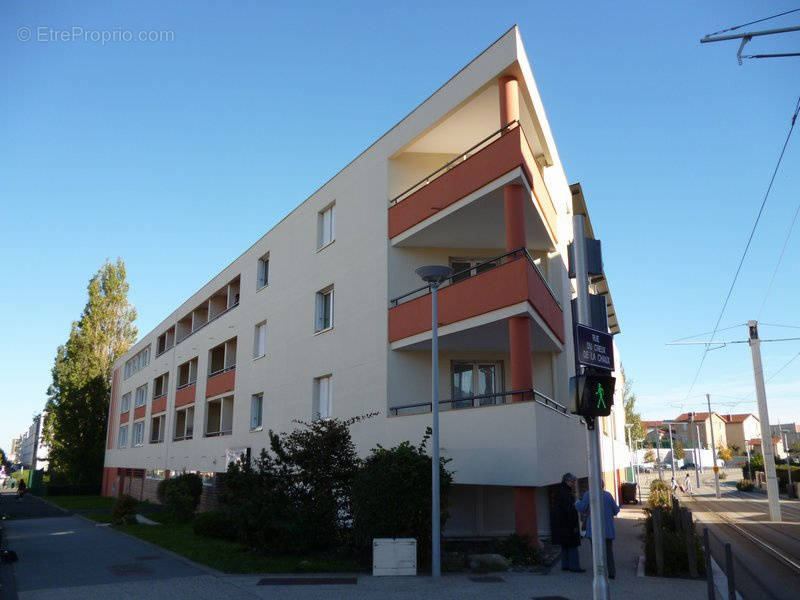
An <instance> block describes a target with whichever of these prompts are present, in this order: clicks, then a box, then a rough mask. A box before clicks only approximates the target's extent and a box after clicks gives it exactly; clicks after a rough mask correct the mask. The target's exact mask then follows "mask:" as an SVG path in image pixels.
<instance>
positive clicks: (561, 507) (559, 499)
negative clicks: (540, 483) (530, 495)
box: [550, 473, 586, 573]
mask: <svg viewBox="0 0 800 600" xmlns="http://www.w3.org/2000/svg"><path fill="white" fill-rule="evenodd" d="M576 486H577V479H576V478H575V476H574V475H573V474H572V473H564V476H563V477H562V478H561V484H560V485H559V486H558V489H557V490H556V494H555V498H554V503H553V512H552V513H551V515H550V527H551V529H552V541H553V543H554V544H558V545H559V546H561V570H562V571H572V572H573V573H583V572H585V571H586V569H581V561H580V555H579V554H578V548H579V547H580V545H581V534H580V525H579V520H578V511H577V510H576V508H575V492H576Z"/></svg>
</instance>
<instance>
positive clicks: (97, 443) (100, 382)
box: [45, 258, 137, 484]
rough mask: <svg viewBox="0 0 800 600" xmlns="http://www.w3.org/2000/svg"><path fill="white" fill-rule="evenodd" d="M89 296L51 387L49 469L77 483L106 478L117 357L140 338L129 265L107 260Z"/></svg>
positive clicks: (47, 433)
mask: <svg viewBox="0 0 800 600" xmlns="http://www.w3.org/2000/svg"><path fill="white" fill-rule="evenodd" d="M88 293H89V299H88V301H87V302H86V306H85V308H84V309H83V313H82V314H81V317H80V319H79V320H78V321H74V322H73V323H72V329H71V331H70V334H69V339H68V340H67V342H66V344H64V345H63V346H59V347H58V350H57V351H56V358H55V364H54V365H53V369H52V375H53V383H52V384H51V385H50V388H49V389H48V390H47V395H48V400H47V411H48V418H47V423H46V428H45V429H46V430H45V437H46V440H47V442H48V443H49V444H50V454H49V458H50V469H51V470H52V471H54V472H55V473H54V474H58V475H60V476H62V477H63V478H65V479H66V480H67V481H68V482H69V483H73V484H94V483H98V482H99V481H100V480H101V478H102V472H103V458H104V453H105V450H104V448H105V437H106V425H107V421H108V405H109V397H110V395H111V378H112V374H113V366H114V361H116V360H117V359H118V358H119V357H120V356H122V354H124V353H125V352H126V351H127V350H128V348H130V346H131V344H133V342H135V341H136V335H137V330H136V326H135V325H134V324H133V322H134V320H135V319H136V309H135V308H133V306H131V304H130V303H129V302H128V282H127V280H126V278H125V263H124V262H123V261H122V259H121V258H118V259H117V262H116V264H114V263H111V262H109V261H106V263H105V264H104V265H103V266H102V267H101V268H100V270H99V271H98V272H97V273H96V274H95V275H94V277H92V278H91V280H89V285H88Z"/></svg>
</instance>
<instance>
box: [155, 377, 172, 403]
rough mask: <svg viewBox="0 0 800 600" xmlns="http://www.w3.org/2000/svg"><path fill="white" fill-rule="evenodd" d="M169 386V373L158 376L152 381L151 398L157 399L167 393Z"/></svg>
mask: <svg viewBox="0 0 800 600" xmlns="http://www.w3.org/2000/svg"><path fill="white" fill-rule="evenodd" d="M168 384H169V372H167V373H164V374H163V375H159V376H158V377H156V378H155V379H154V380H153V398H158V397H159V396H163V395H164V394H166V393H167V385H168Z"/></svg>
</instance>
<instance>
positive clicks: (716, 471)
mask: <svg viewBox="0 0 800 600" xmlns="http://www.w3.org/2000/svg"><path fill="white" fill-rule="evenodd" d="M706 402H708V426H709V427H710V428H711V460H712V462H713V463H714V490H715V491H716V494H717V498H719V497H720V493H719V467H718V466H717V443H716V442H715V441H714V419H712V418H711V394H706Z"/></svg>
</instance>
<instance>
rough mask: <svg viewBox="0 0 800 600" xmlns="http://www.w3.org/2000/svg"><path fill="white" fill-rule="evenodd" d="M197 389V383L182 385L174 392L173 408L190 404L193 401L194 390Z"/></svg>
mask: <svg viewBox="0 0 800 600" xmlns="http://www.w3.org/2000/svg"><path fill="white" fill-rule="evenodd" d="M196 390H197V385H196V384H194V383H193V384H192V385H187V386H186V387H182V388H181V389H179V390H178V391H177V392H175V408H178V407H180V406H185V405H187V404H191V403H192V402H194V395H195V391H196Z"/></svg>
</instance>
